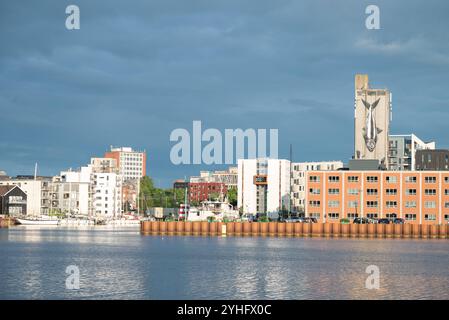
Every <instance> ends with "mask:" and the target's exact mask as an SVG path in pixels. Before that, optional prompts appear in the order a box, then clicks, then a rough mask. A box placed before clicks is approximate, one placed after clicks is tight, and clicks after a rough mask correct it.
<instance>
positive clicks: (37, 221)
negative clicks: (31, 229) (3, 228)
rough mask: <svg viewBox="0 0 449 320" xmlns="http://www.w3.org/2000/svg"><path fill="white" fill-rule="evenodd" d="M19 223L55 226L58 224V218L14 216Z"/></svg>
mask: <svg viewBox="0 0 449 320" xmlns="http://www.w3.org/2000/svg"><path fill="white" fill-rule="evenodd" d="M16 220H17V222H18V223H19V224H23V225H41V226H43V225H46V226H56V225H58V224H59V220H58V219H46V218H44V217H43V216H42V217H40V218H16Z"/></svg>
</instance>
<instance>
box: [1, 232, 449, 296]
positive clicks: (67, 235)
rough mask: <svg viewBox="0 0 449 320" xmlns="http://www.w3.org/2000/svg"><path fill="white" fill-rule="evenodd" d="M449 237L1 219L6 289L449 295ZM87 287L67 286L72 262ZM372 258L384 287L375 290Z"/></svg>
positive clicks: (29, 292)
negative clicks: (201, 230) (160, 229)
mask: <svg viewBox="0 0 449 320" xmlns="http://www.w3.org/2000/svg"><path fill="white" fill-rule="evenodd" d="M448 252H449V241H447V240H399V239H398V240H396V239H392V240H375V239H374V240H369V239H315V238H313V239H310V238H305V239H303V238H233V237H228V238H221V237H216V238H215V237H214V238H209V237H176V236H175V237H167V236H164V237H162V236H141V235H140V233H139V230H138V228H134V227H126V228H120V229H113V228H108V227H95V228H90V229H65V228H61V227H16V228H12V229H9V230H8V229H0V266H1V270H2V271H1V279H0V298H1V299H80V298H81V299H336V298H338V299H412V298H414V299H449V255H448ZM68 265H76V266H78V267H79V270H80V289H79V290H67V289H66V288H65V281H66V277H67V276H68V275H67V274H66V273H65V269H66V267H67V266H68ZM368 265H377V266H378V267H379V268H380V289H379V290H368V289H366V288H365V280H366V277H367V276H368V274H366V273H365V269H366V267H367V266H368Z"/></svg>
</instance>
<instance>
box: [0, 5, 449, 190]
mask: <svg viewBox="0 0 449 320" xmlns="http://www.w3.org/2000/svg"><path fill="white" fill-rule="evenodd" d="M375 2H376V3H375V4H377V5H378V6H379V7H380V10H381V28H382V29H381V30H376V31H373V30H367V29H366V28H365V17H366V15H365V13H364V11H365V8H366V6H367V5H369V4H373V3H372V1H360V0H357V1H356V0H354V1H343V0H339V1H334V0H327V1H312V0H310V1H274V0H271V1H267V0H262V1H261V0H257V1H256V0H254V1H241V0H239V1H232V0H231V1H229V0H228V1H219V0H214V1H210V0H208V1H206V0H204V1H199V0H190V1H167V0H164V1H132V2H129V1H107V2H106V1H104V2H103V1H101V2H100V1H21V2H18V1H11V0H7V1H2V2H1V4H0V40H1V46H0V111H1V126H0V135H1V139H0V169H4V170H7V172H8V173H10V174H21V173H30V172H32V170H33V166H34V162H36V161H37V162H38V163H39V165H40V168H41V173H43V174H56V173H58V172H59V170H61V169H65V168H67V167H78V166H80V165H84V164H86V163H87V162H88V160H89V158H90V157H91V156H94V155H102V153H103V152H104V151H105V150H106V149H107V148H108V147H109V145H111V144H113V145H130V146H134V147H136V148H139V149H146V150H147V152H148V158H149V173H150V175H152V176H153V177H155V178H156V181H157V182H160V183H163V184H164V185H168V184H169V183H170V181H171V180H173V179H175V178H177V177H183V176H184V175H190V174H195V173H196V171H197V170H200V169H206V168H205V167H200V166H179V167H176V166H173V165H171V164H170V161H169V151H170V146H171V145H170V141H169V134H170V132H171V131H172V130H173V129H175V128H187V129H189V130H190V128H191V126H192V120H202V122H203V127H204V128H208V127H214V128H219V129H225V128H239V127H240V128H255V129H257V128H279V135H280V136H279V139H280V155H281V156H283V157H287V155H288V145H289V144H290V143H292V144H293V147H294V156H295V160H298V161H299V160H326V159H341V160H344V161H346V160H347V159H348V158H349V157H350V155H351V152H352V149H353V147H352V142H353V137H352V135H353V132H352V123H353V119H352V117H353V77H354V74H355V73H369V75H370V80H371V82H372V84H373V85H375V86H379V87H388V88H389V89H391V91H392V92H393V105H394V117H393V120H394V121H393V123H392V128H391V129H392V133H410V132H414V133H416V134H417V135H418V136H420V137H421V138H423V139H424V140H430V139H435V140H437V145H439V146H441V147H449V137H448V135H447V125H446V123H447V120H448V119H449V109H448V104H449V91H448V90H447V88H448V85H449V80H448V78H447V73H448V71H449V48H448V43H449V42H448V40H449V39H448V33H447V30H448V29H449V28H448V27H449V26H448V24H449V23H448V20H447V18H446V14H447V12H449V10H448V9H449V4H447V2H446V1H427V2H425V3H424V2H422V1H375ZM69 4H77V5H78V6H79V7H80V10H81V29H80V30H76V31H68V30H66V29H65V18H66V14H65V8H66V6H67V5H69ZM317 128H319V131H318V130H317ZM329 139H335V143H329Z"/></svg>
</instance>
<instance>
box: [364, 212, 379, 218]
mask: <svg viewBox="0 0 449 320" xmlns="http://www.w3.org/2000/svg"><path fill="white" fill-rule="evenodd" d="M377 216H378V215H377V213H368V214H367V215H366V217H367V218H369V219H377Z"/></svg>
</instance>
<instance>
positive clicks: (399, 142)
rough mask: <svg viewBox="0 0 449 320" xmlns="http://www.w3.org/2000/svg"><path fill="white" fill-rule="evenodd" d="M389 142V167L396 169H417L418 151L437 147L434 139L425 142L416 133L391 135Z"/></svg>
mask: <svg viewBox="0 0 449 320" xmlns="http://www.w3.org/2000/svg"><path fill="white" fill-rule="evenodd" d="M388 143H389V146H388V169H389V170H394V171H410V170H416V161H415V155H416V152H417V151H418V150H433V149H435V142H434V141H430V142H424V141H422V140H421V139H419V138H418V137H417V136H415V135H414V134H406V135H390V136H389V137H388ZM437 170H438V169H437Z"/></svg>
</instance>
